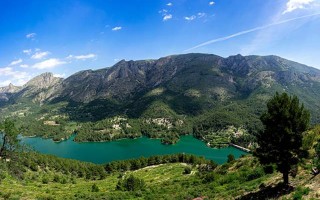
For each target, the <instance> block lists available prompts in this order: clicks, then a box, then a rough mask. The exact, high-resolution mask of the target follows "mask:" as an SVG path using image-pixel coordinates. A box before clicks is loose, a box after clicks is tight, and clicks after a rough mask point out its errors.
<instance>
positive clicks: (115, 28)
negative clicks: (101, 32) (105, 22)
mask: <svg viewBox="0 0 320 200" xmlns="http://www.w3.org/2000/svg"><path fill="white" fill-rule="evenodd" d="M121 29H122V27H121V26H116V27H114V28H112V29H111V30H112V31H120V30H121Z"/></svg>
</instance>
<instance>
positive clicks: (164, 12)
mask: <svg viewBox="0 0 320 200" xmlns="http://www.w3.org/2000/svg"><path fill="white" fill-rule="evenodd" d="M167 12H168V10H166V9H162V10H160V11H159V13H160V14H164V15H165V14H166V13H167Z"/></svg>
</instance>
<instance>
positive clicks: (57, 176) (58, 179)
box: [53, 174, 60, 183]
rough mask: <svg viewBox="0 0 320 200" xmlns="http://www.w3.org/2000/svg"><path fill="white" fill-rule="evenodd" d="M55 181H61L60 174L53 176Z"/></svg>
mask: <svg viewBox="0 0 320 200" xmlns="http://www.w3.org/2000/svg"><path fill="white" fill-rule="evenodd" d="M53 182H56V183H59V182H60V176H59V175H57V174H55V175H54V177H53Z"/></svg>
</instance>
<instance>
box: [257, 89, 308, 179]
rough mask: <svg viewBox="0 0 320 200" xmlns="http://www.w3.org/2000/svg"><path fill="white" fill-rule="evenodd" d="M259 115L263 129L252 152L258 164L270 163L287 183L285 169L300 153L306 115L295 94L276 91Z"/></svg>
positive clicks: (295, 163)
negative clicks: (254, 150)
mask: <svg viewBox="0 0 320 200" xmlns="http://www.w3.org/2000/svg"><path fill="white" fill-rule="evenodd" d="M267 108H268V109H267V111H266V112H265V113H264V114H263V115H262V116H261V121H262V123H263V125H264V130H263V131H261V132H260V133H259V134H258V135H257V142H258V145H259V147H258V148H257V149H256V152H255V155H256V156H257V157H258V158H259V160H260V162H261V163H262V164H271V163H274V164H276V166H277V170H278V171H279V172H281V173H282V174H283V180H284V183H285V184H288V183H289V172H290V171H291V170H293V169H295V167H296V165H297V163H298V162H299V156H300V154H301V153H302V150H301V146H302V133H303V132H304V131H305V130H306V129H307V127H308V125H309V121H310V114H309V112H308V111H307V110H306V109H305V108H304V106H303V104H302V105H300V102H299V99H298V98H297V97H296V96H289V95H288V94H287V93H283V94H279V93H276V94H275V95H274V97H273V98H272V99H271V100H269V101H268V103H267Z"/></svg>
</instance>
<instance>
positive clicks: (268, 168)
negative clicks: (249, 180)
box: [263, 165, 274, 174]
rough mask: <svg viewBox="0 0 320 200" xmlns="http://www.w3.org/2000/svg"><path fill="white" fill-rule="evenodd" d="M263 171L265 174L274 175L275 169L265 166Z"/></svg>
mask: <svg viewBox="0 0 320 200" xmlns="http://www.w3.org/2000/svg"><path fill="white" fill-rule="evenodd" d="M263 171H264V173H265V174H272V173H273V171H274V168H273V166H272V165H265V166H263Z"/></svg>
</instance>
